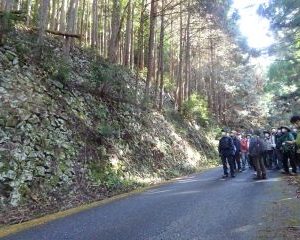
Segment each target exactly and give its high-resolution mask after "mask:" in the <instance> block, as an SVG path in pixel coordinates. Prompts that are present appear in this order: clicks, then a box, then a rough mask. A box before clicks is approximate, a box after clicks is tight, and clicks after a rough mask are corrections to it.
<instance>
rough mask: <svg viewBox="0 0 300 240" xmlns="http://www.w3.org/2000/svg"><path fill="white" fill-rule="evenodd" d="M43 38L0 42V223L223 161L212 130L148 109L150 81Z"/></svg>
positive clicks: (23, 36) (18, 35)
mask: <svg viewBox="0 0 300 240" xmlns="http://www.w3.org/2000/svg"><path fill="white" fill-rule="evenodd" d="M35 38H36V36H35V35H34V34H32V33H28V32H26V31H20V30H19V31H17V32H13V33H11V35H10V36H9V38H8V43H7V44H6V45H5V46H3V47H0V159H1V161H0V219H1V220H0V225H1V224H7V223H15V222H20V221H25V220H27V219H30V218H32V217H35V216H38V215H42V214H44V213H47V212H53V211H58V210H61V209H66V208H70V207H72V206H75V205H79V204H81V203H85V202H90V201H94V200H99V199H103V198H105V197H108V196H111V195H114V194H117V193H120V192H124V191H130V190H132V189H134V188H136V187H139V186H143V185H145V184H150V183H154V182H159V181H162V180H165V179H170V178H172V177H176V176H181V175H185V174H189V173H192V172H195V171H197V170H199V169H201V168H204V167H208V166H211V165H212V164H214V163H215V159H216V152H215V150H214V147H213V137H212V136H209V131H208V130H205V129H203V128H200V129H199V128H197V129H198V130H197V129H196V128H195V126H194V125H193V124H190V123H188V122H185V121H184V120H183V119H182V118H181V117H180V116H179V115H178V114H177V113H175V112H173V111H171V110H170V111H166V112H164V113H159V112H156V111H154V110H151V109H150V108H148V109H143V108H141V107H140V102H141V96H142V94H141V93H140V92H139V90H137V91H136V90H135V89H143V85H144V81H143V80H142V79H137V78H136V77H135V76H133V75H132V74H131V73H130V72H129V71H128V70H126V69H124V68H122V67H119V66H112V65H109V64H107V63H106V62H105V61H103V60H94V59H95V57H93V56H92V55H89V54H88V50H86V51H83V50H80V49H74V50H73V52H72V55H71V60H70V61H69V62H66V61H65V60H64V57H63V56H62V55H61V53H62V52H63V51H62V47H61V42H60V41H59V40H58V39H53V38H47V42H46V45H45V47H44V49H43V50H42V51H41V50H40V49H36V46H35V41H36V39H35ZM137 86H138V88H137ZM20 215H21V216H20ZM4 216H5V217H4Z"/></svg>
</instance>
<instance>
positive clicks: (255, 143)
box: [249, 138, 263, 157]
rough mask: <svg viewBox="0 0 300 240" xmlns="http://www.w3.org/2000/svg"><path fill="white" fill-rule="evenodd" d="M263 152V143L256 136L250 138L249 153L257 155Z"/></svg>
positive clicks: (253, 155)
mask: <svg viewBox="0 0 300 240" xmlns="http://www.w3.org/2000/svg"><path fill="white" fill-rule="evenodd" d="M262 152H263V144H262V142H261V141H260V140H259V139H258V138H254V139H251V140H250V146H249V155H250V156H252V157H257V156H259V155H261V154H262Z"/></svg>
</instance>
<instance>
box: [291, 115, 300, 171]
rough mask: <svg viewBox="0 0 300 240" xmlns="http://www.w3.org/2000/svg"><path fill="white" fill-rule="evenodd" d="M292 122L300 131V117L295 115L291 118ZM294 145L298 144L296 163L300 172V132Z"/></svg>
mask: <svg viewBox="0 0 300 240" xmlns="http://www.w3.org/2000/svg"><path fill="white" fill-rule="evenodd" d="M290 122H291V124H293V125H294V126H295V128H297V130H298V131H299V130H300V115H295V116H293V117H291V120H290ZM294 143H295V144H296V154H295V162H296V164H297V165H298V166H299V170H300V133H299V132H298V133H297V135H296V139H295V142H294Z"/></svg>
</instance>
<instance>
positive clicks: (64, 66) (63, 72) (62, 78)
mask: <svg viewBox="0 0 300 240" xmlns="http://www.w3.org/2000/svg"><path fill="white" fill-rule="evenodd" d="M56 67H57V68H56V69H55V71H54V73H53V78H54V79H55V80H57V81H59V82H61V83H62V84H64V85H66V83H67V82H68V80H69V77H70V72H71V68H70V65H69V64H68V63H67V62H61V63H60V64H59V65H58V66H56Z"/></svg>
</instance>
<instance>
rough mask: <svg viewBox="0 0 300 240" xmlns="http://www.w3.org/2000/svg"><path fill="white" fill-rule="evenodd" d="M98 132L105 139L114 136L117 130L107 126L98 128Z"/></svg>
mask: <svg viewBox="0 0 300 240" xmlns="http://www.w3.org/2000/svg"><path fill="white" fill-rule="evenodd" d="M98 132H99V133H100V134H101V135H102V136H104V137H112V136H114V133H115V129H114V128H113V127H112V126H110V125H108V124H105V125H101V126H100V127H98Z"/></svg>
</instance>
